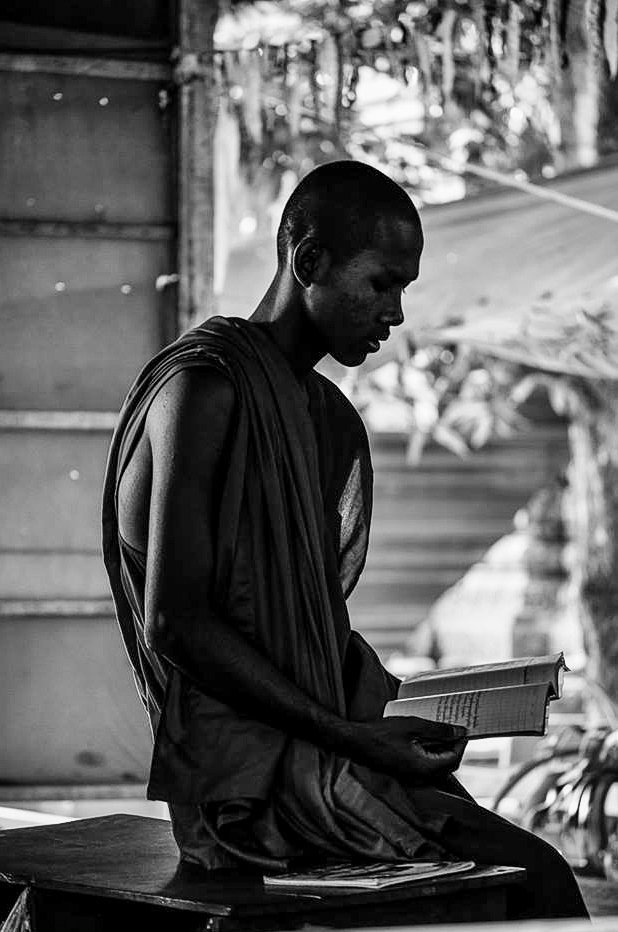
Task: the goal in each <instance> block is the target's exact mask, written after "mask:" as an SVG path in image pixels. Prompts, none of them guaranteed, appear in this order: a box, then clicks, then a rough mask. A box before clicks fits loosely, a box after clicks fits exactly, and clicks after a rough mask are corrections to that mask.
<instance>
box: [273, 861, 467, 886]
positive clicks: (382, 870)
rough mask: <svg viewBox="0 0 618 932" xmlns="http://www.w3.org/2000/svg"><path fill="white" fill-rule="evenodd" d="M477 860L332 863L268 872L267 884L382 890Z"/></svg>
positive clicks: (463, 868) (459, 869)
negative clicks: (300, 869) (301, 869)
mask: <svg viewBox="0 0 618 932" xmlns="http://www.w3.org/2000/svg"><path fill="white" fill-rule="evenodd" d="M474 867H475V863H474V861H423V860H418V861H400V862H397V863H390V862H378V861H371V862H368V863H365V864H360V865H359V864H348V863H345V864H332V865H327V866H325V867H318V868H314V869H313V870H308V871H304V872H299V873H290V874H277V875H272V876H269V875H265V876H264V878H263V879H264V884H265V885H266V886H267V887H313V888H317V889H320V888H325V889H328V888H330V887H334V888H351V889H352V888H358V889H361V890H362V889H366V890H371V889H373V890H381V889H382V888H383V887H392V886H396V885H399V884H403V883H410V882H411V881H416V880H425V879H427V878H428V877H443V876H447V875H448V874H453V873H461V872H463V871H469V870H472V869H473V868H474Z"/></svg>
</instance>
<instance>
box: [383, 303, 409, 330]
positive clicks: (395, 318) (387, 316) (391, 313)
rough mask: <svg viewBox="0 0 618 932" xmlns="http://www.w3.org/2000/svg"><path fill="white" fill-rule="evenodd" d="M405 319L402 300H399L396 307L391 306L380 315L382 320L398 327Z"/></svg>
mask: <svg viewBox="0 0 618 932" xmlns="http://www.w3.org/2000/svg"><path fill="white" fill-rule="evenodd" d="M403 321H404V316H403V308H402V306H401V302H400V301H398V302H397V304H396V305H395V306H394V307H392V308H390V309H389V310H388V312H386V313H384V314H381V315H380V322H381V323H383V324H386V325H387V326H388V327H398V326H399V325H400V324H402V323H403Z"/></svg>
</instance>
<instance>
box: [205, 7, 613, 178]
mask: <svg viewBox="0 0 618 932" xmlns="http://www.w3.org/2000/svg"><path fill="white" fill-rule="evenodd" d="M222 6H223V13H222V16H221V18H220V21H219V25H218V28H217V33H216V45H217V48H218V56H219V62H220V64H221V81H222V86H223V87H224V88H225V89H226V90H227V94H228V96H229V100H230V101H231V104H232V106H233V108H234V109H235V111H236V113H237V114H238V117H239V119H240V122H241V128H242V138H243V143H244V148H243V155H244V157H245V158H246V160H247V161H248V163H249V164H251V165H253V166H254V168H257V167H259V166H260V165H264V166H265V168H266V169H267V171H273V170H274V171H275V172H280V171H283V170H285V169H286V168H292V169H293V170H295V172H296V173H297V174H298V175H300V174H304V172H305V171H307V170H308V169H309V168H311V167H312V165H314V164H316V163H318V162H320V161H324V160H327V159H332V158H333V157H336V156H345V155H352V156H355V157H365V158H367V159H368V160H374V161H377V162H379V163H382V164H384V165H385V166H386V167H387V168H388V169H390V173H391V174H393V176H394V177H396V179H397V180H399V181H400V182H402V183H404V184H407V185H412V186H414V185H415V184H418V182H419V174H422V172H419V168H422V166H423V164H426V163H427V161H430V162H431V156H430V155H429V154H427V153H426V155H425V157H423V158H419V157H418V154H417V155H416V156H414V155H413V154H412V147H413V146H419V145H422V146H425V147H427V148H428V149H438V150H439V151H440V152H442V153H443V154H444V155H448V156H451V157H454V158H455V159H456V161H458V162H459V164H460V165H461V167H463V166H464V165H465V164H466V162H468V161H470V162H476V163H481V164H483V165H486V166H487V167H490V168H494V169H498V170H503V171H514V170H519V171H525V172H526V173H527V174H528V175H531V176H539V175H541V174H546V175H551V174H554V173H555V172H556V170H560V169H561V168H563V167H565V157H564V155H565V154H564V151H563V150H564V149H565V146H566V145H567V144H568V143H569V140H568V138H567V137H568V128H566V127H565V126H564V125H562V124H565V121H567V122H568V120H569V119H572V118H573V112H572V111H573V108H572V106H569V100H571V98H572V96H573V94H576V93H578V92H580V91H581V87H580V88H578V87H577V86H575V87H573V86H572V85H573V75H570V71H569V69H572V68H573V67H574V63H575V61H576V59H577V58H578V56H579V57H581V55H582V54H584V53H585V57H586V63H587V64H586V69H587V70H586V71H585V76H586V80H588V77H589V76H590V75H592V80H593V82H596V84H597V85H598V87H597V90H598V91H599V93H601V91H602V94H601V97H602V99H601V103H600V106H601V117H602V119H601V122H600V124H599V126H600V131H601V133H602V134H603V138H602V139H601V140H600V146H601V149H602V150H607V149H612V148H616V147H618V140H617V139H616V138H615V137H616V120H615V119H612V118H611V116H612V114H614V115H616V114H615V111H617V110H618V103H617V101H618V92H617V85H616V71H617V67H618V15H617V14H618V3H617V2H616V0H585V2H584V0H580V2H578V3H575V2H573V0H571V2H567V0H518V2H515V0H423V2H405V0H357V2H352V0H279V2H276V3H275V2H272V0H256V2H253V3H249V2H230V0H228V2H227V3H225V2H224V3H223V4H222ZM363 69H371V71H372V72H373V73H374V74H375V75H377V76H380V77H381V78H382V79H383V80H384V79H386V78H389V79H391V80H392V81H394V82H397V84H398V85H399V86H400V87H401V88H402V89H404V90H406V91H407V92H409V93H410V94H412V95H414V96H417V98H418V100H419V101H420V102H421V103H422V107H423V114H422V118H421V120H420V125H419V126H418V127H417V128H416V129H415V128H414V127H411V126H410V125H408V126H406V125H405V120H404V121H403V123H404V125H402V126H398V125H397V122H398V121H394V122H393V123H391V125H388V115H387V117H386V121H387V122H386V124H385V125H381V126H374V127H367V126H366V125H363V122H362V120H360V119H359V106H358V103H359V102H358V100H357V96H358V95H357V91H358V85H359V77H360V76H361V75H362V72H363ZM582 75H584V72H582V73H581V74H580V73H579V72H578V73H577V74H574V76H575V77H577V78H578V80H579V84H580V85H581V84H582V83H585V82H584V77H582ZM595 93H596V92H595ZM597 96H598V95H597ZM405 99H406V100H408V101H410V100H411V97H410V96H408V97H406V98H405ZM595 100H596V97H595ZM591 106H592V104H591ZM590 118H591V117H589V119H590ZM400 122H401V121H400ZM394 141H396V142H397V143H398V144H397V145H393V142H394ZM402 147H403V148H402ZM572 161H573V160H572V159H571V164H572ZM566 164H567V165H568V164H569V161H568V159H567V162H566ZM471 184H472V185H473V190H474V188H475V187H476V186H478V185H479V184H481V185H482V184H484V182H479V181H478V180H476V181H473V182H471Z"/></svg>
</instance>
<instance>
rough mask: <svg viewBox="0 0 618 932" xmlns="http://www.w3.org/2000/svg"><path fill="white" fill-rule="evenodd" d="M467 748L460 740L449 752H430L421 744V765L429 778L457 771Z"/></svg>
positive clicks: (419, 749)
mask: <svg viewBox="0 0 618 932" xmlns="http://www.w3.org/2000/svg"><path fill="white" fill-rule="evenodd" d="M465 746H466V742H465V741H463V740H459V741H458V742H457V744H456V745H454V746H453V747H451V748H449V749H448V750H441V751H430V750H428V749H427V748H425V747H423V745H422V744H421V743H417V744H416V747H417V750H418V756H419V764H420V765H421V767H422V769H423V770H424V772H425V774H426V775H427V776H432V775H433V774H436V773H444V772H445V771H448V772H450V771H453V770H456V769H457V767H459V764H460V763H461V757H462V754H463V752H464V749H465Z"/></svg>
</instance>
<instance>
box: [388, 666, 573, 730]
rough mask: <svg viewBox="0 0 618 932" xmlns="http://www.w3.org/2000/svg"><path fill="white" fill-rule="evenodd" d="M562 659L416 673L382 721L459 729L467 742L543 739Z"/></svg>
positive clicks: (556, 694)
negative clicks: (405, 718) (404, 718)
mask: <svg viewBox="0 0 618 932" xmlns="http://www.w3.org/2000/svg"><path fill="white" fill-rule="evenodd" d="M567 669H568V667H567V666H566V664H565V662H564V654H563V653H562V652H561V653H559V654H553V655H551V656H547V657H521V658H519V659H517V660H509V661H506V662H505V663H489V664H483V665H482V666H476V667H457V668H455V669H451V670H434V671H430V672H428V673H418V674H416V676H411V677H409V678H408V679H406V680H404V681H403V683H402V684H401V686H400V687H399V693H398V696H397V699H393V700H392V701H391V702H387V703H386V707H385V709H384V715H385V716H390V715H417V716H419V718H427V719H430V720H432V721H435V722H449V723H450V724H452V725H464V726H465V727H466V728H467V729H468V737H470V738H487V737H491V736H494V735H544V734H545V731H546V729H547V719H548V715H549V703H550V701H551V700H552V699H559V698H560V696H561V695H562V680H563V678H564V672H565V670H567Z"/></svg>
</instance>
